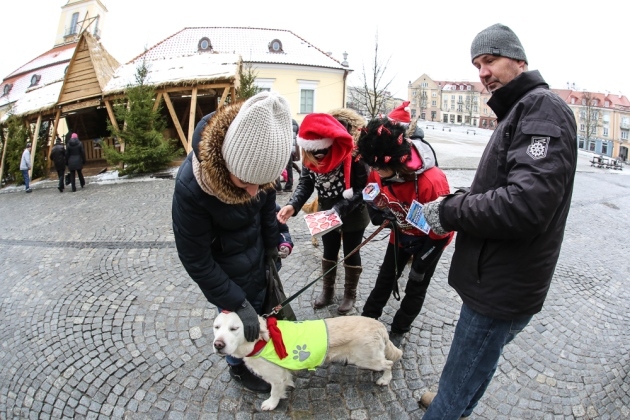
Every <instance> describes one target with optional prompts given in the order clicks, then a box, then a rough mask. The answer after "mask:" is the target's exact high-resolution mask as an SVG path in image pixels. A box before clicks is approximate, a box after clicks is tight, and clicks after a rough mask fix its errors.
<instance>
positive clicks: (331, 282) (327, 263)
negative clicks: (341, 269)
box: [313, 258, 337, 309]
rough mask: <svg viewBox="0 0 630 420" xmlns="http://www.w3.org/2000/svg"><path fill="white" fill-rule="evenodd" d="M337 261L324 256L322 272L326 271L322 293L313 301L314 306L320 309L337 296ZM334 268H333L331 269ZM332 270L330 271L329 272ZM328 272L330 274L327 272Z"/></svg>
mask: <svg viewBox="0 0 630 420" xmlns="http://www.w3.org/2000/svg"><path fill="white" fill-rule="evenodd" d="M336 264H337V263H336V262H335V261H331V260H326V259H324V258H322V273H324V278H323V280H324V284H323V286H322V293H321V294H320V295H319V296H317V298H316V299H315V302H313V308H315V309H320V308H323V307H324V306H328V305H330V303H331V302H332V298H333V296H335V277H337V267H336V266H335V265H336ZM331 269H332V270H331ZM329 270H330V272H328V271H329ZM327 272H328V274H326V273H327Z"/></svg>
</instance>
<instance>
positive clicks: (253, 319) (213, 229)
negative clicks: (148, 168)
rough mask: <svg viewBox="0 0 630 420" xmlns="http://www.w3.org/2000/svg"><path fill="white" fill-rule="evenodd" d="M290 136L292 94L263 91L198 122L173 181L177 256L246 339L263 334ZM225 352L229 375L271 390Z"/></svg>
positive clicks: (258, 388) (255, 388) (250, 385)
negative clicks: (268, 268)
mask: <svg viewBox="0 0 630 420" xmlns="http://www.w3.org/2000/svg"><path fill="white" fill-rule="evenodd" d="M291 137H292V136H291V113H290V111H289V105H288V103H287V101H286V100H285V99H284V98H282V97H280V96H278V95H276V94H273V93H269V92H261V93H259V94H258V95H256V96H254V97H252V98H250V99H249V100H247V101H246V102H245V103H237V104H233V105H228V106H225V107H222V108H220V109H219V110H217V111H216V112H213V113H212V114H209V115H206V116H205V117H204V118H203V119H202V120H201V121H200V122H199V123H198V124H197V127H196V128H195V132H194V134H193V144H192V149H193V150H192V152H191V153H189V155H188V158H187V159H186V160H185V161H184V163H183V164H182V166H181V167H180V168H179V172H178V173H177V179H176V181H175V193H174V195H173V207H172V213H173V214H172V217H173V234H174V235H175V244H176V246H177V253H178V255H179V259H180V260H181V262H182V264H183V266H184V268H185V269H186V271H187V272H188V274H189V275H190V277H191V278H192V279H193V280H194V281H195V282H196V283H197V285H198V286H199V288H200V289H201V291H202V292H203V294H204V296H205V297H206V299H207V300H208V301H209V302H210V303H212V304H213V305H216V306H217V307H218V309H219V310H228V311H231V312H235V313H236V314H237V315H238V316H239V317H240V318H241V320H242V321H243V326H244V332H245V338H246V339H247V340H248V341H254V340H256V339H257V338H258V335H259V327H260V326H259V322H258V314H261V311H262V304H263V300H264V297H265V290H266V284H267V280H266V276H265V261H266V260H267V258H265V257H270V258H272V259H274V260H275V259H276V258H277V257H278V247H279V246H280V245H281V244H280V243H279V241H278V237H279V233H278V223H277V222H276V190H275V188H274V181H275V180H276V179H277V178H278V176H279V175H280V173H281V172H282V169H283V168H284V167H285V166H286V163H287V160H288V159H289V154H290V153H291ZM226 359H227V362H228V364H229V365H230V375H231V376H232V378H234V379H235V380H237V381H239V382H241V383H242V384H243V386H245V387H246V388H248V389H251V390H253V391H257V392H269V390H270V386H269V384H267V383H266V382H265V381H263V380H262V379H260V378H259V377H258V376H256V375H254V374H252V373H251V372H250V371H249V370H248V369H247V367H245V365H244V363H243V361H242V360H240V359H236V358H232V357H230V356H228V357H227V358H226Z"/></svg>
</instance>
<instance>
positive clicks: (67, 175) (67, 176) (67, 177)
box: [66, 172, 70, 185]
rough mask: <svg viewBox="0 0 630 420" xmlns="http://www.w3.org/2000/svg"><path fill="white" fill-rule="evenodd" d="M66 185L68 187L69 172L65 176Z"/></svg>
mask: <svg viewBox="0 0 630 420" xmlns="http://www.w3.org/2000/svg"><path fill="white" fill-rule="evenodd" d="M66 185H70V172H68V173H67V174H66Z"/></svg>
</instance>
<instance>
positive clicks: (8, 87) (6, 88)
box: [2, 83, 13, 96]
mask: <svg viewBox="0 0 630 420" xmlns="http://www.w3.org/2000/svg"><path fill="white" fill-rule="evenodd" d="M12 87H13V84H12V83H7V84H6V85H4V87H3V88H2V96H7V95H8V94H9V92H11V88H12Z"/></svg>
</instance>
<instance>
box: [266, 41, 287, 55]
mask: <svg viewBox="0 0 630 420" xmlns="http://www.w3.org/2000/svg"><path fill="white" fill-rule="evenodd" d="M269 52H272V53H282V52H284V51H283V50H282V42H280V40H279V39H274V40H273V41H271V42H270V43H269Z"/></svg>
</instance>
